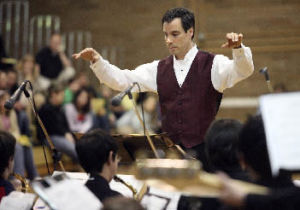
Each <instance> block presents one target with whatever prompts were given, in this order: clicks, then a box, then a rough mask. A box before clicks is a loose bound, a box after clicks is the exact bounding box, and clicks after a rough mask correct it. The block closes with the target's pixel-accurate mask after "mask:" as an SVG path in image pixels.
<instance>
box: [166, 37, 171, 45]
mask: <svg viewBox="0 0 300 210" xmlns="http://www.w3.org/2000/svg"><path fill="white" fill-rule="evenodd" d="M165 41H166V43H167V44H171V43H172V39H171V38H170V37H168V36H166V37H165Z"/></svg>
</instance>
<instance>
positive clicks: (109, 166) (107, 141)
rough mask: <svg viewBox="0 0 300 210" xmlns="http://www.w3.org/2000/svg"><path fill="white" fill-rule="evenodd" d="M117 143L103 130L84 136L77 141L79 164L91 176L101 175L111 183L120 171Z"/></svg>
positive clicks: (90, 132) (92, 131)
mask: <svg viewBox="0 0 300 210" xmlns="http://www.w3.org/2000/svg"><path fill="white" fill-rule="evenodd" d="M117 150H118V146H117V142H116V140H115V139H114V138H113V137H111V136H110V135H109V134H107V133H105V132H104V131H102V130H101V129H95V130H91V131H89V132H87V133H86V134H84V135H83V136H82V137H81V138H80V139H79V140H78V141H76V151H77V155H78V159H79V162H80V164H81V166H82V167H83V169H84V170H85V171H86V172H87V173H89V174H100V175H102V176H103V177H104V178H106V179H107V180H108V181H111V179H112V178H113V176H114V175H115V174H116V172H117V169H118V162H119V158H118V155H117Z"/></svg>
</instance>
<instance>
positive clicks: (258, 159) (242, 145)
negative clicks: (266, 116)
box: [238, 116, 272, 179]
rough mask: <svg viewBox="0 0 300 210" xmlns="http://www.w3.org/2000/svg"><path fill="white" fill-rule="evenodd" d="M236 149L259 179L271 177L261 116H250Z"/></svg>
mask: <svg viewBox="0 0 300 210" xmlns="http://www.w3.org/2000/svg"><path fill="white" fill-rule="evenodd" d="M238 150H239V151H240V153H241V154H242V155H243V157H244V161H245V163H247V164H248V165H249V166H250V167H251V168H252V169H253V170H254V171H255V172H256V173H257V174H258V175H259V176H260V177H261V179H270V178H272V174H271V166H270V161H269V156H268V151H267V143H266V135H265V130H264V124H263V120H262V118H261V116H254V117H250V118H249V119H248V120H247V122H246V123H245V125H244V126H243V128H242V130H241V132H240V137H239V142H238Z"/></svg>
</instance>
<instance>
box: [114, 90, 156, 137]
mask: <svg viewBox="0 0 300 210" xmlns="http://www.w3.org/2000/svg"><path fill="white" fill-rule="evenodd" d="M137 105H138V107H137V108H138V111H139V113H140V115H141V117H142V108H141V107H142V106H143V108H144V117H145V126H146V128H147V130H148V132H149V133H156V130H157V128H158V124H157V115H156V105H157V97H156V96H155V95H153V94H147V95H145V97H144V98H143V99H142V100H140V101H138V104H137ZM116 128H117V132H118V133H120V134H130V133H136V134H143V133H144V128H143V126H142V124H141V123H140V121H139V119H138V117H137V115H136V113H135V110H134V109H131V110H129V111H127V112H125V113H124V114H123V115H122V116H121V117H120V118H119V119H118V120H117V123H116Z"/></svg>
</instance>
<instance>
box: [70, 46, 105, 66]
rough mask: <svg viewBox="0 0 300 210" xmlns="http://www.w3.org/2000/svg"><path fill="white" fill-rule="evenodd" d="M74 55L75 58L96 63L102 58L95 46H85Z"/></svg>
mask: <svg viewBox="0 0 300 210" xmlns="http://www.w3.org/2000/svg"><path fill="white" fill-rule="evenodd" d="M72 57H73V58H75V59H78V58H82V59H84V60H87V61H91V62H92V63H95V62H97V61H98V60H99V59H100V54H99V53H98V52H97V51H96V50H94V49H93V48H85V49H84V50H82V51H81V52H79V53H75V54H73V55H72Z"/></svg>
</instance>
